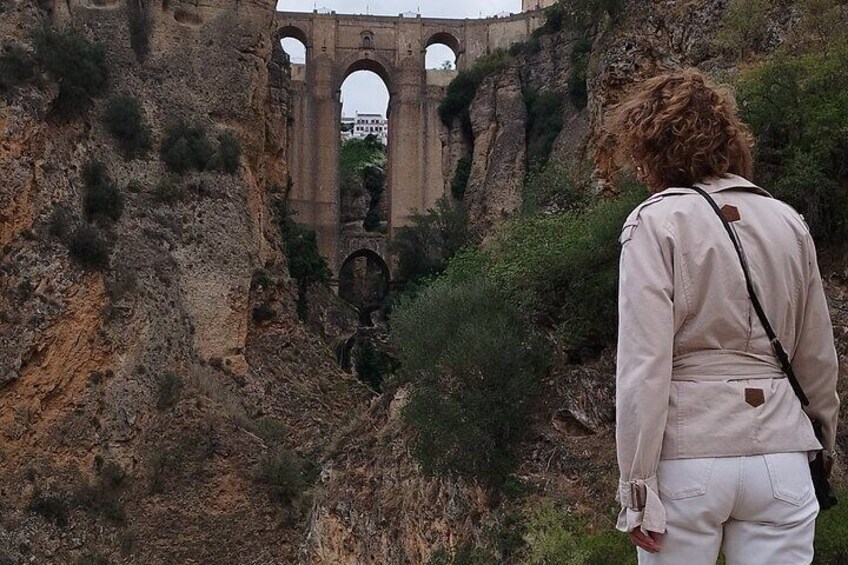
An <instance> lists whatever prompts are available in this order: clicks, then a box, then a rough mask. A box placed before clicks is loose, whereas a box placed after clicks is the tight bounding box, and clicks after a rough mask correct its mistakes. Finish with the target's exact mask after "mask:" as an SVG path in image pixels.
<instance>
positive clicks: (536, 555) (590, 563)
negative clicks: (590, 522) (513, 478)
mask: <svg viewBox="0 0 848 565" xmlns="http://www.w3.org/2000/svg"><path fill="white" fill-rule="evenodd" d="M524 540H525V542H526V550H525V556H524V559H523V560H522V563H526V564H527V565H607V564H608V563H616V564H617V565H627V564H633V565H635V563H636V550H635V549H634V548H633V544H632V543H630V539H629V538H628V537H627V536H626V535H623V534H621V533H620V532H617V531H615V530H613V529H612V528H609V529H607V530H604V531H602V532H597V533H592V532H589V531H588V530H587V528H586V525H585V524H584V523H583V521H582V520H580V519H579V518H577V517H575V516H574V515H572V514H571V513H569V512H568V511H567V510H564V509H560V508H557V507H555V506H553V505H552V504H546V505H544V506H541V507H539V508H536V509H533V510H531V511H530V515H529V516H528V519H527V522H526V524H525V525H524Z"/></svg>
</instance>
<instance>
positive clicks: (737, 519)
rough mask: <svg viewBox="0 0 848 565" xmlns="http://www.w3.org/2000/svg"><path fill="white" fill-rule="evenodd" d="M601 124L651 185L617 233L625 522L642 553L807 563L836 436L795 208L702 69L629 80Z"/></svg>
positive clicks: (819, 322) (733, 562)
mask: <svg viewBox="0 0 848 565" xmlns="http://www.w3.org/2000/svg"><path fill="white" fill-rule="evenodd" d="M608 131H609V132H610V135H612V136H613V139H614V141H615V146H616V151H617V154H618V156H619V162H622V161H624V162H629V163H630V164H631V165H633V166H635V168H636V171H637V175H638V177H639V178H640V180H642V181H643V182H645V183H646V184H647V185H648V187H649V189H650V191H651V193H652V196H651V197H649V198H648V199H647V200H646V201H645V202H644V203H642V204H641V205H640V206H639V207H638V208H636V210H634V211H633V213H632V214H631V215H630V217H629V218H628V219H627V221H626V222H625V224H624V228H623V230H622V234H621V244H622V252H621V279H620V287H619V338H618V365H617V376H616V378H617V391H616V409H617V424H616V442H617V451H618V461H619V467H620V471H621V479H620V482H619V489H618V496H617V499H618V500H619V501H620V502H621V503H622V510H621V514H620V515H619V519H618V524H617V527H618V529H620V530H622V531H626V532H630V536H631V539H632V541H633V543H634V544H635V545H636V546H637V553H638V556H639V562H640V563H642V564H676V565H679V564H685V565H699V564H711V565H712V564H715V563H716V559H717V557H718V554H719V552H720V551H721V552H722V553H724V555H725V556H726V558H727V563H728V565H737V564H739V565H741V564H744V565H756V564H763V565H765V564H768V565H778V564H786V565H800V564H803V563H810V562H811V561H812V557H813V534H814V525H815V519H816V516H817V514H818V511H819V506H818V503H817V501H816V497H815V494H814V492H813V488H812V481H811V478H810V471H809V467H808V460H809V459H808V458H812V455H813V454H815V453H817V452H818V450H820V449H822V448H824V450H825V454H826V455H828V456H829V455H830V454H831V453H832V452H833V449H834V440H835V431H836V420H837V411H838V407H839V399H838V397H837V394H836V379H837V373H838V363H837V355H836V351H835V348H834V344H833V330H832V326H831V323H830V317H829V313H828V309H827V303H826V301H825V296H824V292H823V289H822V282H821V276H820V274H819V269H818V264H817V261H816V252H815V247H814V245H813V240H812V238H811V236H810V232H809V230H808V227H807V225H806V223H805V222H804V219H803V218H802V217H801V216H800V215H799V214H798V213H796V212H795V211H794V210H793V209H792V208H791V207H789V206H788V205H786V204H784V203H783V202H781V201H779V200H777V199H775V198H772V197H770V194H769V193H768V192H766V191H765V190H764V189H762V188H760V187H758V186H756V185H754V184H753V183H751V182H750V181H749V180H747V179H750V178H751V169H752V158H751V147H752V145H753V137H752V135H751V133H750V131H749V129H748V128H747V127H746V126H745V125H744V124H743V123H742V122H741V121H740V119H739V117H738V115H737V110H736V106H735V103H734V99H733V96H732V94H731V93H729V92H728V91H726V90H724V89H721V88H718V87H716V86H714V85H713V84H711V83H710V82H709V80H708V79H707V78H706V77H705V76H704V75H703V74H702V73H701V72H699V71H697V70H693V69H690V70H684V71H680V72H672V73H667V74H663V75H661V76H658V77H655V78H653V79H650V80H648V81H645V82H644V83H642V84H640V85H638V86H637V88H636V89H635V91H634V92H633V93H632V94H631V95H630V96H629V97H628V99H627V100H625V101H624V102H623V103H622V104H620V105H619V106H618V107H617V108H616V110H615V111H614V113H613V115H612V117H611V120H610V122H609V125H608ZM693 185H694V186H697V187H700V188H701V189H703V190H704V191H706V193H707V194H708V195H709V196H710V197H712V198H713V199H714V200H715V201H716V202H717V204H718V206H719V207H721V212H722V215H723V216H724V217H725V218H726V219H727V220H728V221H729V222H730V225H731V226H732V231H734V232H735V234H736V238H737V239H738V240H739V242H740V244H741V248H742V253H743V255H744V257H745V259H746V261H747V265H748V267H749V270H750V273H751V278H752V280H753V285H754V287H755V288H756V294H757V295H758V297H759V299H760V302H761V303H762V307H763V310H764V311H765V313H766V314H767V317H768V319H769V320H770V321H771V325H772V326H773V327H774V331H775V332H776V334H777V336H778V337H779V338H780V340H781V342H782V343H783V345H784V347H785V348H786V349H787V351H788V354H789V357H790V359H791V360H792V366H793V368H794V370H795V373H796V375H797V377H798V381H799V382H800V384H801V386H802V387H803V390H804V392H805V393H806V395H807V396H808V397H809V405H808V406H807V408H806V412H807V414H808V415H809V416H810V417H813V418H815V419H818V420H819V421H820V422H822V424H823V435H822V440H821V442H819V441H818V440H817V438H816V436H815V434H814V431H813V428H812V425H811V423H810V418H809V417H808V416H807V414H805V413H804V410H803V409H802V407H801V404H800V402H799V400H798V398H797V397H796V395H795V393H794V391H793V389H792V387H791V385H790V383H789V382H788V379H787V378H786V377H785V375H784V373H783V372H782V371H781V366H780V364H779V363H778V361H777V359H776V357H775V355H774V353H773V350H772V348H771V345H770V341H769V339H768V337H767V336H766V333H765V330H764V328H763V325H762V323H761V322H760V320H759V319H758V315H757V314H756V313H755V312H754V310H753V308H752V303H751V299H750V297H749V295H748V292H747V289H746V285H745V278H744V273H743V270H742V266H741V262H740V257H739V255H737V252H736V249H735V247H734V244H733V242H732V240H731V239H730V237H729V235H728V233H727V232H726V231H725V227H724V225H723V223H722V221H721V219H720V218H719V217H718V216H717V214H716V211H715V210H714V209H713V208H711V205H710V204H709V202H708V201H707V200H706V199H705V198H703V197H702V196H701V195H700V194H699V193H698V192H696V191H695V190H693V189H692V188H688V187H692V186H693Z"/></svg>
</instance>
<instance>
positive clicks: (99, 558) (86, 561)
mask: <svg viewBox="0 0 848 565" xmlns="http://www.w3.org/2000/svg"><path fill="white" fill-rule="evenodd" d="M76 565H109V559H107V558H106V556H105V555H103V554H102V553H100V552H99V551H91V550H86V551H85V552H84V553H83V554H82V555H80V556H79V558H78V559H77V563H76Z"/></svg>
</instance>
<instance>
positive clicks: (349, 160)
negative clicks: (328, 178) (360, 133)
mask: <svg viewBox="0 0 848 565" xmlns="http://www.w3.org/2000/svg"><path fill="white" fill-rule="evenodd" d="M339 163H340V169H339V180H340V189H341V193H342V194H343V195H345V196H346V197H350V198H359V197H361V196H362V195H363V194H364V191H367V192H368V193H369V195H370V196H371V199H370V201H369V203H368V211H367V213H366V215H365V221H364V222H363V228H365V231H369V232H372V231H377V230H379V229H380V228H381V227H382V225H383V218H382V215H381V212H380V202H381V200H382V197H383V193H384V192H385V190H386V173H385V170H384V169H383V166H384V165H385V163H386V147H385V146H384V145H383V144H382V143H381V142H380V140H379V138H377V137H376V136H374V135H369V136H367V137H366V138H364V139H358V138H354V139H349V140H347V141H345V142H344V143H342V148H341V153H340V159H339Z"/></svg>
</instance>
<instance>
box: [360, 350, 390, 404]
mask: <svg viewBox="0 0 848 565" xmlns="http://www.w3.org/2000/svg"><path fill="white" fill-rule="evenodd" d="M394 365H395V364H394V362H393V360H392V358H391V357H389V356H388V355H386V354H385V353H383V352H382V351H378V350H377V348H375V347H374V344H373V343H371V341H370V340H368V339H364V340H360V341H359V354H358V355H357V356H356V376H357V377H358V378H359V380H360V381H362V382H364V383H365V384H367V385H368V386H369V387H370V388H371V389H372V390H374V391H376V392H382V391H383V380H384V378H385V377H386V375H388V374H390V373H391V372H392V371H393V370H394Z"/></svg>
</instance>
